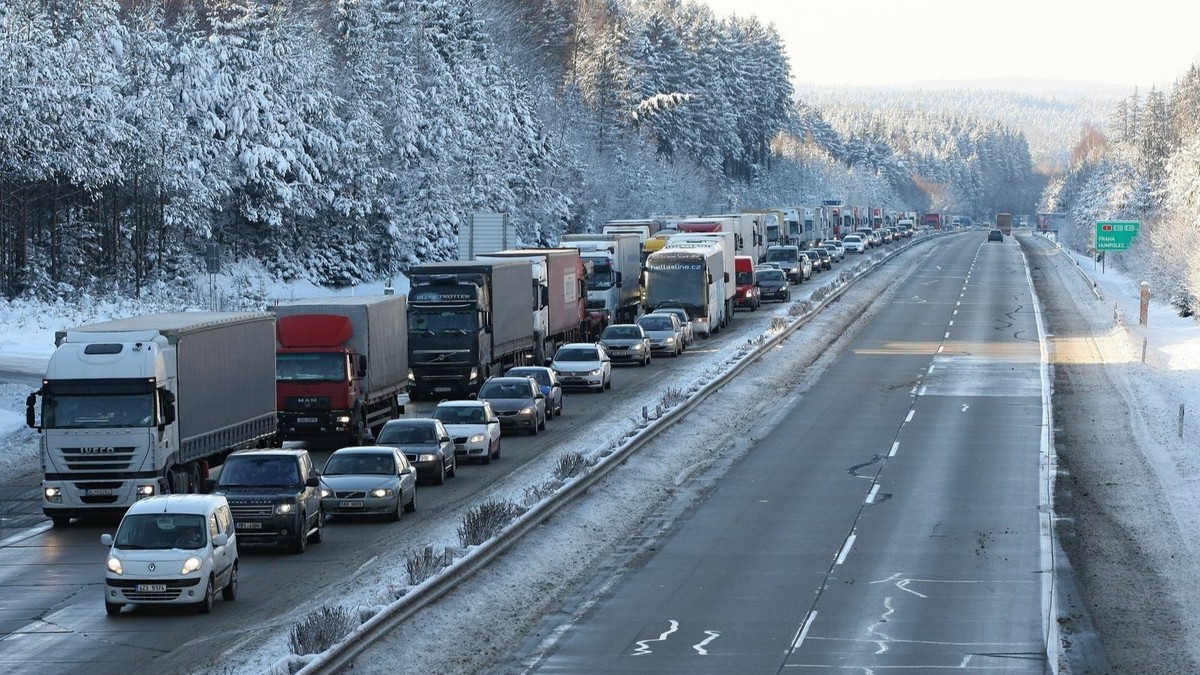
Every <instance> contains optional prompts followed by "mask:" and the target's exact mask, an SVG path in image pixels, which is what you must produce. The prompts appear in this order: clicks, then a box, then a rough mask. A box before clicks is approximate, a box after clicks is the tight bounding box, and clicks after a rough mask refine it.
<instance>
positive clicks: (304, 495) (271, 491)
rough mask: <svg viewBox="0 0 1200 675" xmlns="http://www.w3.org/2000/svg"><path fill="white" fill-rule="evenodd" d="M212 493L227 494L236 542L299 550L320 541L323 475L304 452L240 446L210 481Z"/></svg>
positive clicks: (322, 524) (294, 551)
mask: <svg viewBox="0 0 1200 675" xmlns="http://www.w3.org/2000/svg"><path fill="white" fill-rule="evenodd" d="M209 484H210V485H209V487H210V488H211V489H210V490H209V491H210V492H215V493H217V494H221V495H225V499H226V500H227V501H228V502H229V510H230V511H231V512H232V513H233V523H234V528H235V531H236V532H237V536H238V541H239V542H242V543H246V544H275V545H281V546H287V547H288V548H290V549H291V551H292V553H303V552H304V549H305V548H306V546H307V544H308V542H310V541H311V542H313V543H314V544H315V543H317V542H319V541H321V537H322V535H323V529H324V527H325V514H324V512H323V511H322V510H321V490H320V485H321V480H320V478H319V477H318V476H317V470H316V469H315V468H314V467H313V464H312V459H311V458H310V457H309V456H308V451H307V450H303V449H290V448H271V449H260V450H239V451H237V452H235V453H232V454H231V455H229V457H228V458H227V459H226V460H225V463H224V464H223V465H221V475H220V477H218V478H217V480H216V481H215V482H214V481H211V480H210V481H209Z"/></svg>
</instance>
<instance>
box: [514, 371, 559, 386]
mask: <svg viewBox="0 0 1200 675" xmlns="http://www.w3.org/2000/svg"><path fill="white" fill-rule="evenodd" d="M508 374H509V375H513V376H516V377H532V378H533V379H535V380H537V382H538V384H544V385H546V386H547V387H549V386H550V373H548V372H546V371H545V370H542V369H541V368H532V369H525V368H513V369H512V370H510V371H508Z"/></svg>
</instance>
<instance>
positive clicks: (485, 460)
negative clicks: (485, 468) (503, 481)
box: [479, 448, 492, 465]
mask: <svg viewBox="0 0 1200 675" xmlns="http://www.w3.org/2000/svg"><path fill="white" fill-rule="evenodd" d="M479 463H480V464H483V465H488V464H491V463H492V451H491V449H490V448H489V449H488V451H487V452H485V453H483V457H480V458H479Z"/></svg>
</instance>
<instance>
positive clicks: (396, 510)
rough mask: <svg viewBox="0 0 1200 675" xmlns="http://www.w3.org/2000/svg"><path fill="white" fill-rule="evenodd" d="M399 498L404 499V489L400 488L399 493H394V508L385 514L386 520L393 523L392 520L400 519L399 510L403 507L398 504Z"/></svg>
mask: <svg viewBox="0 0 1200 675" xmlns="http://www.w3.org/2000/svg"><path fill="white" fill-rule="evenodd" d="M401 499H404V490H401V491H400V494H398V495H396V508H394V509H392V510H391V511H390V512H388V514H387V519H388V521H390V522H393V523H394V522H396V521H398V520H400V510H401V509H402V508H403V507H402V506H401V505H400V500H401Z"/></svg>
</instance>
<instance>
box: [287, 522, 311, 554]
mask: <svg viewBox="0 0 1200 675" xmlns="http://www.w3.org/2000/svg"><path fill="white" fill-rule="evenodd" d="M300 522H301V523H304V525H307V524H308V515H307V514H304V513H301V514H300ZM296 530H297V532H296V536H295V537H293V538H292V543H291V544H290V545H289V548H290V549H291V551H292V553H304V549H306V548H308V532H307V530H308V528H307V527H305V526H301V527H298V528H296Z"/></svg>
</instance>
